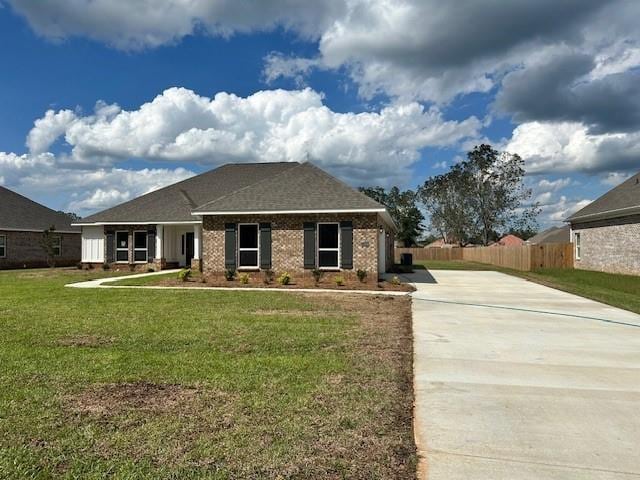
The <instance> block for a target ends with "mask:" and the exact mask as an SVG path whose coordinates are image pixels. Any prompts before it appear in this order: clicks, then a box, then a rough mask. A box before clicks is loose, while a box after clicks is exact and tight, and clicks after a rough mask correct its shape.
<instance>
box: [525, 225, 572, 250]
mask: <svg viewBox="0 0 640 480" xmlns="http://www.w3.org/2000/svg"><path fill="white" fill-rule="evenodd" d="M570 241H571V240H570V229H569V225H565V226H564V227H551V228H547V229H546V230H544V231H542V232H540V233H538V234H537V235H534V236H533V237H531V238H530V239H528V240H527V243H531V244H537V245H539V244H541V243H568V242H570Z"/></svg>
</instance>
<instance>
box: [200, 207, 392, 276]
mask: <svg viewBox="0 0 640 480" xmlns="http://www.w3.org/2000/svg"><path fill="white" fill-rule="evenodd" d="M340 221H351V222H353V269H348V270H341V271H340V272H339V273H340V274H341V275H343V276H344V277H345V279H351V278H355V275H356V271H357V270H358V269H361V270H366V271H367V280H368V281H372V282H375V281H377V279H378V274H379V272H378V236H379V231H380V228H383V223H382V221H381V219H380V217H379V216H378V215H377V214H376V213H357V214H309V215H257V216H255V215H254V216H248V215H242V216H204V218H203V235H202V237H203V238H202V268H203V272H204V273H205V275H210V276H218V275H221V274H222V273H223V272H224V269H225V223H236V224H237V223H260V222H269V223H270V224H271V265H272V268H271V269H272V270H273V271H274V273H275V274H276V276H277V275H279V274H280V273H283V272H288V273H289V274H291V275H293V276H294V277H295V276H300V275H302V276H305V277H306V276H311V272H310V270H309V269H305V268H304V243H303V242H304V230H303V224H304V222H315V223H317V222H340ZM387 244H391V245H392V244H393V237H392V236H389V237H388V240H387ZM386 256H387V258H393V251H392V247H391V248H390V249H389V251H388V252H386ZM387 264H388V265H390V264H389V263H387ZM328 275H329V276H330V275H331V274H328Z"/></svg>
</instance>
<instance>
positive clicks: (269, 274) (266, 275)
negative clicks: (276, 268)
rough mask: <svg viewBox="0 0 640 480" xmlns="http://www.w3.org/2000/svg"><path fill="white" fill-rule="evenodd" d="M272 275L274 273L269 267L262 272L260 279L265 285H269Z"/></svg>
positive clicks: (273, 275)
mask: <svg viewBox="0 0 640 480" xmlns="http://www.w3.org/2000/svg"><path fill="white" fill-rule="evenodd" d="M273 277H275V274H274V273H273V270H271V269H270V268H268V269H267V270H264V271H263V272H262V281H263V282H264V284H265V285H269V284H270V283H271V282H273Z"/></svg>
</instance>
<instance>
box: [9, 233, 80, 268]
mask: <svg viewBox="0 0 640 480" xmlns="http://www.w3.org/2000/svg"><path fill="white" fill-rule="evenodd" d="M0 235H1V236H4V237H5V242H6V255H5V256H4V257H2V258H0V269H6V268H32V267H47V266H49V264H48V263H47V255H46V253H45V251H44V249H43V248H42V245H41V240H42V232H24V231H21V232H18V231H11V230H0ZM54 235H55V236H59V237H60V239H61V255H60V256H56V257H54V261H55V266H58V267H68V266H71V265H76V264H78V263H79V262H80V234H79V233H54Z"/></svg>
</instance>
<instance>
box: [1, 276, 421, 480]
mask: <svg viewBox="0 0 640 480" xmlns="http://www.w3.org/2000/svg"><path fill="white" fill-rule="evenodd" d="M108 274H109V273H104V272H80V271H46V270H41V271H20V272H0V331H1V332H2V334H1V335H0V366H1V369H0V478H11V479H18V478H52V477H63V478H153V479H156V478H216V479H227V478H229V479H231V478H309V479H311V478H363V479H364V478H367V479H369V478H381V479H386V478H414V476H415V446H414V444H413V434H412V399H413V395H412V370H411V358H412V349H411V324H410V299H409V298H407V297H393V298H390V297H372V296H364V295H360V296H358V295H313V296H311V295H309V296H303V295H300V294H291V293H278V292H219V291H206V292H203V291H185V290H164V291H157V290H135V289H131V290H128V289H127V290H120V289H118V290H115V289H86V290H83V289H73V288H65V287H64V286H63V285H64V284H65V283H69V282H72V281H80V280H84V279H87V278H96V277H97V276H102V275H108Z"/></svg>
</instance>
